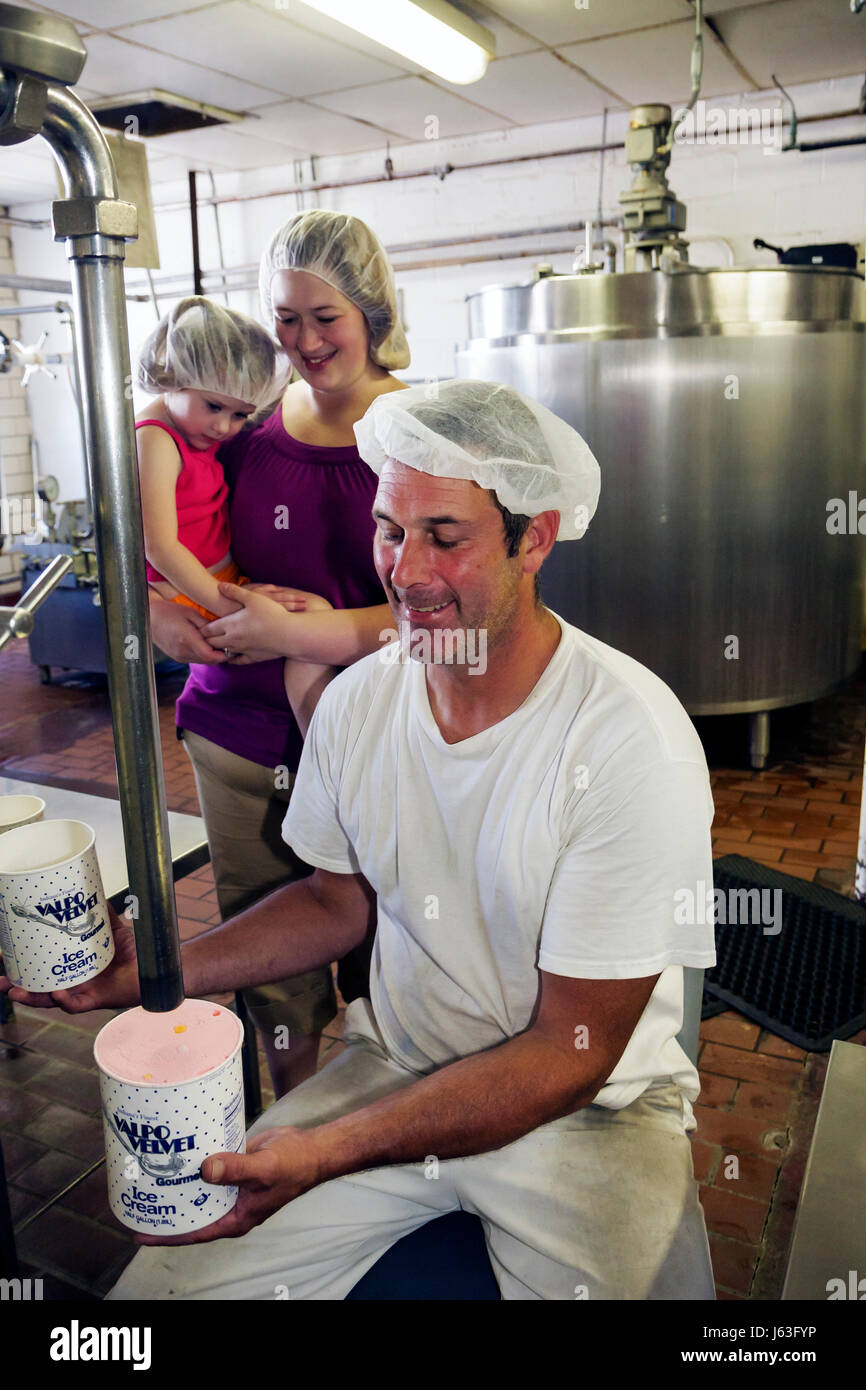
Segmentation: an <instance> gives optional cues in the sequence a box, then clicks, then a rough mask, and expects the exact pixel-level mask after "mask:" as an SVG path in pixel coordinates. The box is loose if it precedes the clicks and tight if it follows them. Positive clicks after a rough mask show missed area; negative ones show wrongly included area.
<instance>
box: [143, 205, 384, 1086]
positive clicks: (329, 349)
mask: <svg viewBox="0 0 866 1390" xmlns="http://www.w3.org/2000/svg"><path fill="white" fill-rule="evenodd" d="M259 286H260V291H261V298H262V308H263V310H264V312H265V316H266V318H265V322H266V323H267V324H268V325H269V326H270V325H273V330H274V332H275V335H276V337H277V338H278V339H279V341H280V343H281V344H282V346H283V348H284V349H285V351H286V352H287V353H288V355H289V358H290V359H291V362H292V365H293V366H294V368H295V370H296V372H297V374H298V377H299V379H298V380H296V381H294V382H293V383H292V384H290V385H289V386H288V387H287V389H286V391H285V393H284V395H283V398H282V401H281V404H280V406H279V408H278V409H277V410H276V411H275V412H274V413H273V414H272V415H271V416H270V417H269V418H268V419H267V420H266V421H265V422H264V424H262V425H260V426H258V427H257V428H255V429H253V430H249V431H245V432H244V433H242V434H241V435H239V436H238V437H237V439H235V440H234V441H233V442H232V444H231V445H230V446H228V447H227V448H226V449H225V450H224V451H222V452H221V455H220V457H221V458H222V459H223V462H224V466H225V473H226V478H227V480H228V483H229V487H230V490H231V496H230V525H231V535H232V552H233V555H234V558H235V559H236V561H237V563H238V565H239V566H240V569H241V571H242V572H243V573H244V574H245V575H247V576H248V577H249V578H250V579H251V580H253V581H256V582H260V583H262V584H265V585H274V586H276V587H274V588H270V587H266V588H265V590H264V592H265V593H267V594H269V595H270V596H271V597H274V598H277V599H279V600H281V601H284V602H285V606H286V607H287V608H289V609H291V610H296V609H297V608H298V601H297V600H295V599H294V598H293V596H292V589H293V586H297V587H298V588H299V589H302V590H306V591H308V592H310V593H313V594H318V595H322V596H323V597H324V598H325V599H327V600H328V602H330V603H331V604H332V605H333V608H334V612H332V613H322V612H317V613H315V614H313V613H309V614H308V613H304V612H303V611H296V613H295V617H296V621H297V623H298V626H299V631H300V630H302V629H303V625H304V622H305V620H311V621H313V622H315V625H316V626H315V631H316V634H317V640H318V638H319V637H321V636H322V634H323V633H324V632H325V631H326V632H327V641H326V642H324V643H323V646H322V649H321V650H320V651H317V652H315V653H313V652H304V653H299V655H303V656H308V657H309V659H318V660H321V661H322V662H327V663H332V664H334V665H338V666H345V665H348V664H349V663H350V662H352V661H356V660H358V659H359V657H361V656H365V655H367V654H368V653H369V652H372V651H376V650H378V649H379V648H380V646H381V643H380V640H379V633H380V632H381V630H382V629H383V628H385V627H388V626H390V625H391V621H392V619H391V612H390V608H389V607H388V605H387V603H385V601H384V595H383V593H382V589H381V586H380V584H379V580H378V577H377V575H376V571H375V568H374V566H373V556H372V550H373V546H372V541H373V531H374V524H373V521H372V518H371V515H370V509H371V506H372V502H373V498H374V496H375V492H376V483H377V480H376V477H375V475H374V474H373V473H372V472H371V470H370V469H369V468H368V467H367V465H366V464H365V463H363V462H362V460H361V458H360V456H359V454H358V451H357V447H356V444H355V436H354V433H353V429H352V426H353V425H354V423H355V422H356V421H357V420H359V419H360V418H361V416H362V415H363V414H364V412H365V411H366V410H367V407H368V406H369V405H370V404H371V403H372V401H373V400H374V399H375V398H376V396H378V395H380V394H382V393H383V392H385V391H396V390H401V389H403V383H402V382H400V381H398V380H397V379H396V378H395V377H393V376H392V375H391V371H392V369H394V368H401V367H406V366H408V364H409V349H408V345H407V343H406V339H405V336H404V334H403V330H402V327H401V326H400V321H399V316H398V312H397V300H396V292H395V289H394V280H393V272H392V270H391V266H390V264H389V262H388V259H387V256H386V255H385V252H384V250H383V248H382V246H381V244H380V243H379V241H378V240H377V238H376V237H375V236H374V234H373V233H372V232H371V231H370V229H369V228H368V227H367V226H365V224H364V223H363V222H361V221H359V220H358V219H357V218H355V217H350V216H348V215H346V214H343V213H334V212H327V211H324V210H322V209H315V210H313V211H310V212H305V213H299V214H297V215H296V216H295V217H293V218H291V220H290V221H289V222H288V223H287V224H286V225H285V226H284V227H282V228H280V230H279V231H278V232H277V233H276V235H275V236H274V237H273V239H272V241H271V243H270V245H269V247H268V248H267V250H266V251H265V253H264V255H263V257H262V262H261V272H260V280H259ZM326 620H327V621H326ZM205 621H206V620H205V619H203V618H201V617H200V616H199V615H198V614H196V613H195V612H194V611H193V610H190V609H185V608H181V607H178V605H176V604H170V603H167V602H165V601H164V600H161V599H159V598H157V597H156V596H153V597H152V598H151V622H152V627H153V635H154V640H155V641H156V642H157V643H158V645H159V646H160V647H162V648H163V650H164V651H166V652H167V653H168V654H169V655H170V656H173V657H174V658H175V659H176V660H179V661H189V662H191V663H195V664H193V665H192V666H191V671H190V677H189V680H188V681H187V684H186V687H185V688H184V691H183V693H182V695H181V697H180V699H179V700H178V703H177V724H178V737H182V738H183V741H184V745H185V747H186V750H187V753H188V754H189V756H190V759H191V761H192V764H193V769H194V771H195V777H196V784H197V787H198V793H199V801H200V803H201V808H202V814H203V816H204V820H205V825H206V827H207V833H208V841H209V844H210V850H211V859H212V862H213V866H214V877H215V879H216V886H217V896H218V899H219V904H220V910H221V912H222V915H223V917H229V916H233V915H234V914H235V913H237V912H239V911H241V910H243V908H245V907H248V906H249V905H250V904H251V903H252V902H254V901H256V899H258V898H261V897H263V896H264V895H265V894H267V893H269V892H272V891H273V889H274V888H276V887H278V886H280V885H281V884H283V883H285V882H287V881H288V880H289V879H291V878H294V877H299V876H302V875H303V874H305V873H307V872H309V869H308V866H306V865H304V864H302V863H301V862H300V860H298V859H297V858H296V857H295V856H294V855H293V854H292V852H291V850H289V848H288V846H286V845H285V844H284V843H283V841H282V839H281V836H280V828H281V825H282V820H283V816H284V814H285V809H286V805H287V803H288V801H289V798H290V796H291V790H292V786H293V784H294V774H295V771H296V769H297V766H298V760H299V758H300V753H301V744H302V739H301V735H300V732H299V730H298V727H297V725H296V723H295V721H294V718H293V716H292V713H291V710H290V708H289V705H288V701H287V699H286V694H285V688H284V685H283V677H282V671H283V660H282V658H281V657H279V658H273V659H270V660H266V659H261V660H258V661H255V663H254V664H248V663H249V660H250V657H251V656H253V657H255V656H259V657H262V658H265V657H269V656H272V654H271V653H264V652H261V653H252V654H251V653H249V652H248V653H247V654H246V656H245V658H244V660H243V661H236V660H233V659H231V656H230V654H226V653H225V652H219V651H215V650H214V649H213V648H212V647H211V646H209V645H208V643H207V642H206V641H205V640H204V638H203V637H202V636H201V635H200V629H201V628H202V627H204V626H205ZM353 970H354V976H355V979H354V981H353V980H352V978H351V975H352V973H353ZM340 987H341V990H342V991H343V993H344V994H347V995H348V997H349V998H353V997H355V996H356V995H357V994H361V993H365V992H366V979H365V978H364V969H362V968H360V967H359V962H358V961H355V962H354V963H353V962H352V958H351V957H347V958H346V961H345V962H344V963H343V965H342V966H341V975H340ZM244 999H245V1002H246V1004H247V1007H248V1009H249V1011H250V1013H251V1015H252V1017H253V1019H254V1021H255V1023H256V1026H257V1027H258V1028H259V1031H260V1033H261V1036H262V1041H263V1044H264V1048H265V1052H266V1055H267V1058H268V1063H269V1066H270V1070H271V1076H272V1078H273V1083H274V1091H275V1093H276V1095H277V1096H279V1095H283V1094H285V1092H286V1091H288V1090H290V1089H291V1088H292V1087H293V1086H296V1085H298V1084H299V1082H301V1081H303V1080H305V1079H306V1078H307V1077H308V1076H311V1075H312V1074H313V1073H314V1072H315V1070H316V1063H317V1058H318V1050H319V1040H320V1037H321V1032H322V1029H323V1028H324V1027H325V1026H327V1024H328V1023H329V1022H330V1021H331V1020H332V1019H333V1017H334V1015H335V1013H336V997H335V993H334V987H333V981H332V979H331V974H330V972H329V971H321V970H320V971H314V972H311V973H310V974H308V975H303V976H298V977H297V978H296V979H293V980H289V981H283V982H281V983H280V984H277V985H270V986H265V987H263V988H260V989H254V990H248V991H245V993H244ZM286 1044H288V1045H286Z"/></svg>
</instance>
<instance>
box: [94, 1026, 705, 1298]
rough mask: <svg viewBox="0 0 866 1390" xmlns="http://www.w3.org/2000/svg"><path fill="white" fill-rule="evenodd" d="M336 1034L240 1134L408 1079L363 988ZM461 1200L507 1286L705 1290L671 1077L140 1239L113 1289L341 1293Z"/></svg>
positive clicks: (514, 1293) (317, 1120)
mask: <svg viewBox="0 0 866 1390" xmlns="http://www.w3.org/2000/svg"><path fill="white" fill-rule="evenodd" d="M345 1041H346V1049H345V1051H344V1052H342V1053H341V1054H340V1056H339V1057H337V1058H335V1060H334V1061H333V1062H331V1063H330V1064H329V1065H328V1066H327V1067H325V1068H324V1069H323V1070H322V1071H321V1072H319V1073H318V1074H317V1075H316V1076H314V1077H311V1078H310V1080H309V1081H306V1082H305V1083H304V1084H303V1085H302V1086H299V1087H298V1088H297V1090H295V1091H292V1092H291V1093H290V1094H289V1095H288V1096H286V1097H284V1099H282V1100H280V1101H278V1102H277V1103H276V1104H275V1105H273V1106H272V1107H271V1109H270V1110H268V1112H267V1113H266V1114H265V1115H263V1116H262V1117H261V1118H260V1119H259V1120H258V1121H257V1122H256V1124H254V1125H253V1126H252V1128H251V1129H250V1131H249V1134H250V1136H252V1135H255V1134H260V1133H262V1131H263V1130H267V1129H272V1128H274V1127H275V1126H278V1125H296V1126H298V1127H300V1128H303V1129H307V1128H311V1127H312V1126H314V1125H317V1124H322V1123H324V1122H326V1121H328V1120H332V1119H336V1118H337V1117H338V1116H340V1115H344V1114H346V1113H347V1112H349V1111H353V1110H358V1109H360V1108H361V1107H362V1106H364V1105H366V1104H369V1103H371V1102H372V1101H374V1100H378V1099H379V1098H380V1097H382V1096H385V1095H387V1094H388V1093H389V1092H391V1091H395V1090H398V1089H399V1088H401V1087H403V1086H409V1085H411V1084H412V1082H413V1081H416V1080H417V1079H418V1078H417V1076H416V1074H415V1073H414V1072H410V1071H407V1070H406V1068H404V1067H403V1066H401V1065H399V1064H398V1063H396V1062H394V1061H392V1060H391V1059H390V1058H389V1057H388V1055H387V1053H386V1051H385V1048H384V1045H383V1043H382V1040H381V1037H380V1035H379V1033H378V1030H377V1028H376V1024H375V1021H374V1020H373V1017H372V1013H371V1011H370V1006H369V1004H368V1002H367V1001H366V1000H364V999H359V1000H356V1001H355V1003H354V1004H351V1005H350V1006H349V1009H348V1011H347V1015H346V1033H345ZM493 1103H494V1104H495V1099H494V1100H493ZM433 1158H435V1155H431V1156H430V1159H431V1160H432V1159H433ZM437 1172H438V1176H433V1175H434V1174H436V1173H437ZM461 1208H462V1209H463V1210H464V1211H469V1212H474V1213H475V1214H476V1215H478V1216H479V1217H480V1218H481V1221H482V1224H483V1227H484V1234H485V1237H486V1241H487V1250H488V1254H489V1256H490V1261H491V1264H492V1266H493V1271H494V1273H495V1275H496V1279H497V1282H498V1284H499V1290H500V1293H501V1295H502V1297H503V1298H505V1299H536V1298H538V1299H576V1298H577V1299H583V1298H588V1299H590V1300H592V1299H599V1298H603V1299H712V1298H714V1297H715V1293H714V1289H713V1275H712V1268H711V1265H710V1256H709V1247H708V1244H707V1235H706V1228H705V1226H704V1219H703V1213H702V1211H701V1206H700V1203H699V1201H698V1195H697V1185H696V1183H695V1180H694V1176H693V1173H692V1160H691V1146H690V1144H689V1140H688V1138H687V1136H686V1133H685V1129H684V1124H683V1107H682V1100H681V1097H680V1093H679V1091H678V1089H677V1088H676V1087H675V1086H674V1085H672V1084H669V1085H665V1086H660V1087H655V1088H653V1089H652V1090H651V1091H649V1092H645V1093H644V1095H643V1096H641V1097H639V1099H638V1100H636V1101H634V1102H633V1103H632V1104H631V1105H629V1106H626V1107H625V1108H624V1109H622V1110H609V1109H605V1108H604V1107H602V1106H597V1105H590V1106H587V1107H585V1108H584V1109H582V1110H579V1111H578V1112H577V1113H576V1114H573V1115H568V1116H566V1117H565V1118H563V1119H560V1120H553V1121H552V1122H551V1123H549V1124H546V1125H542V1126H541V1127H540V1128H539V1129H536V1130H533V1131H532V1132H531V1133H529V1134H527V1135H524V1137H523V1138H522V1139H518V1140H516V1141H515V1142H514V1143H513V1144H508V1145H506V1146H505V1147H504V1148H502V1149H496V1150H493V1151H491V1152H488V1153H482V1154H476V1155H474V1156H473V1157H471V1158H458V1159H447V1160H443V1161H441V1162H438V1163H436V1162H433V1161H430V1160H428V1161H426V1162H418V1163H407V1164H397V1165H394V1166H392V1167H383V1168H372V1169H369V1170H368V1171H366V1172H361V1173H352V1174H351V1175H349V1176H347V1177H342V1178H336V1179H334V1180H333V1181H331V1182H327V1183H324V1184H322V1186H320V1187H316V1188H313V1189H312V1190H311V1191H309V1192H306V1193H304V1195H303V1196H302V1197H298V1198H296V1200H295V1201H293V1202H290V1203H288V1204H287V1205H286V1206H284V1207H283V1208H281V1210H280V1211H278V1212H275V1213H274V1215H273V1216H271V1217H269V1219H268V1220H267V1221H265V1222H264V1223H263V1224H262V1225H260V1226H257V1227H255V1229H254V1230H252V1231H249V1232H248V1233H247V1234H246V1235H245V1236H242V1237H240V1238H239V1239H236V1240H219V1241H212V1242H210V1243H208V1244H203V1245H189V1246H173V1247H172V1246H151V1247H147V1248H144V1249H142V1250H141V1251H140V1252H139V1254H138V1255H136V1257H135V1259H134V1260H133V1261H132V1263H131V1264H130V1265H129V1266H128V1267H127V1269H126V1271H125V1272H124V1273H123V1275H122V1276H121V1278H120V1280H119V1281H118V1283H117V1284H116V1285H115V1287H114V1288H113V1289H112V1291H111V1293H110V1294H109V1295H108V1297H109V1298H113V1299H141V1300H145V1299H280V1298H282V1299H285V1298H287V1297H288V1298H290V1299H342V1298H345V1296H346V1294H348V1293H349V1291H350V1290H351V1289H352V1288H353V1287H354V1285H355V1284H356V1283H357V1282H358V1280H359V1279H360V1278H361V1277H362V1275H364V1274H365V1273H366V1272H367V1270H368V1269H370V1268H371V1267H372V1265H374V1264H375V1263H376V1261H377V1260H378V1259H379V1257H380V1255H382V1254H384V1252H385V1251H386V1250H387V1249H388V1248H389V1247H390V1246H391V1245H393V1244H394V1243H395V1242H396V1241H398V1240H399V1239H400V1238H401V1236H404V1235H407V1234H408V1233H409V1232H410V1231H413V1230H415V1229H416V1228H417V1227H418V1226H421V1225H423V1224H424V1223H425V1222H427V1221H430V1220H431V1219H432V1218H434V1217H436V1216H442V1215H444V1214H445V1213H446V1212H451V1211H456V1210H458V1209H461Z"/></svg>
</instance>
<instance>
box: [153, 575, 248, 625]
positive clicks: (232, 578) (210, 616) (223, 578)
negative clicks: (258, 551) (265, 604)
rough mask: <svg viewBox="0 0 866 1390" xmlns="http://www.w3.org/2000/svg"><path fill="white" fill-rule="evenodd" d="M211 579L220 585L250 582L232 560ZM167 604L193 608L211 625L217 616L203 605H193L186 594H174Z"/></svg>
mask: <svg viewBox="0 0 866 1390" xmlns="http://www.w3.org/2000/svg"><path fill="white" fill-rule="evenodd" d="M213 577H214V579H216V580H218V581H219V582H220V583H222V584H249V582H250V581H249V579H248V578H247V576H246V575H245V574H241V572H240V570H239V569H238V566H237V565H236V564H235V562H234V560H232V562H231V564H230V565H226V566H224V568H223V569H221V570H217V572H216V574H215V575H214V576H213ZM169 602H170V603H182V604H183V606H184V608H194V609H195V611H196V613H201V615H202V617H203V618H207V620H208V622H211V623H212V622H214V621H215V619H216V618H217V617H218V616H219V615H218V614H217V613H211V611H210V609H209V608H205V607H204V605H203V604H201V603H195V602H194V601H193V600H192V599H191V598H187V596H186V594H175V596H174V598H172V599H169Z"/></svg>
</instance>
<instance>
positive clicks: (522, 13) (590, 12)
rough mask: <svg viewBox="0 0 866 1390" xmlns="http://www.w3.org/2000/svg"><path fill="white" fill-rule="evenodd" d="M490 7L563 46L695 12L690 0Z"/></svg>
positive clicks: (529, 1) (493, 3) (499, 0)
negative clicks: (582, 6) (580, 5)
mask: <svg viewBox="0 0 866 1390" xmlns="http://www.w3.org/2000/svg"><path fill="white" fill-rule="evenodd" d="M488 3H489V5H490V8H491V9H493V10H495V11H496V12H497V13H498V14H500V15H502V17H503V18H504V19H510V20H511V21H512V23H514V24H518V25H519V26H520V28H521V29H525V30H526V32H527V33H529V34H532V35H533V36H534V37H535V38H537V39H541V40H542V42H544V43H549V44H552V45H554V46H555V47H557V48H559V47H560V45H561V44H564V43H577V42H580V41H581V40H583V39H590V38H596V37H598V36H600V35H602V34H618V33H620V32H624V31H627V30H629V29H643V28H647V27H648V26H650V25H654V24H664V23H666V22H667V21H668V20H675V19H683V18H684V17H687V16H688V15H689V14H692V13H693V10H692V8H691V6H690V5H689V4H688V3H687V0H588V3H587V4H586V7H585V8H584V9H578V8H577V6H576V4H575V0H488Z"/></svg>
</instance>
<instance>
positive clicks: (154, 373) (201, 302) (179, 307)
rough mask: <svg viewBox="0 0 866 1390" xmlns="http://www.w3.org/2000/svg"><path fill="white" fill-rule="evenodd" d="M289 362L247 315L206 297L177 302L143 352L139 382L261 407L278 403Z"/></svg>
mask: <svg viewBox="0 0 866 1390" xmlns="http://www.w3.org/2000/svg"><path fill="white" fill-rule="evenodd" d="M289 370H290V369H289V363H288V360H287V358H286V356H285V354H284V353H283V351H282V350H281V349H280V348H279V347H278V346H277V345H276V344H275V343H274V340H273V338H272V337H271V335H270V333H268V332H267V331H266V330H265V329H264V328H262V326H261V324H260V323H256V321H255V319H251V318H250V317H249V316H248V315H247V314H241V313H238V311H237V310H236V309H229V308H227V307H226V306H225V305H223V304H215V303H214V302H213V300H212V299H206V298H205V297H204V296H203V295H192V296H190V298H188V299H182V300H181V301H180V303H179V304H176V305H175V307H174V308H173V309H172V311H171V313H170V314H167V315H166V317H165V318H164V319H161V320H160V322H159V323H158V324H157V326H156V328H155V329H154V330H153V332H152V333H151V335H150V337H149V338H148V340H147V342H146V343H145V345H144V347H143V348H142V350H141V353H140V355H139V359H138V383H139V385H140V386H141V388H142V390H144V391H148V392H149V393H150V394H151V395H159V394H161V392H163V391H189V390H193V391H213V392H214V393H215V394H216V395H218V396H229V397H231V398H232V399H233V400H236V401H247V402H248V403H249V404H250V405H254V406H255V407H256V408H257V409H261V407H262V406H266V405H270V404H271V403H272V402H274V401H275V400H276V398H277V397H278V396H279V395H280V394H281V392H282V390H283V389H284V387H285V385H286V383H287V381H288V379H289Z"/></svg>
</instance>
